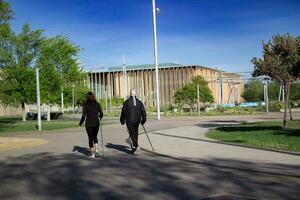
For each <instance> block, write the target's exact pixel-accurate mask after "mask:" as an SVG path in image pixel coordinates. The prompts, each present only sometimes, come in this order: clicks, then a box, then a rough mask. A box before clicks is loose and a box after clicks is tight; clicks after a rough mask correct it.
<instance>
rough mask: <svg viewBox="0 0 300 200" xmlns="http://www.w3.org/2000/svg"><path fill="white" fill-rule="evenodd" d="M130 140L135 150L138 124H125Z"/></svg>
mask: <svg viewBox="0 0 300 200" xmlns="http://www.w3.org/2000/svg"><path fill="white" fill-rule="evenodd" d="M126 125H127V128H128V131H129V135H130V138H131V140H132V143H133V146H134V147H135V148H137V147H138V146H139V144H138V135H139V125H140V123H137V124H126Z"/></svg>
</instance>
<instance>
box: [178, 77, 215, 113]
mask: <svg viewBox="0 0 300 200" xmlns="http://www.w3.org/2000/svg"><path fill="white" fill-rule="evenodd" d="M197 85H199V90H200V95H199V96H200V102H203V103H212V102H213V96H212V94H211V91H210V89H209V87H208V83H207V81H205V79H204V78H203V77H201V76H196V77H194V78H193V80H192V83H189V84H187V85H185V86H183V87H182V88H181V89H179V90H177V91H176V93H175V95H174V102H175V103H176V104H177V105H178V107H179V108H182V106H183V105H184V104H187V105H188V106H189V107H190V108H191V111H192V110H194V108H195V104H196V102H197Z"/></svg>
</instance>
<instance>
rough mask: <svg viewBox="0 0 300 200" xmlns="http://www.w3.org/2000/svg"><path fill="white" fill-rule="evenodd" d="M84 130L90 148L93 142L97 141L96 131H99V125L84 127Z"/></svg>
mask: <svg viewBox="0 0 300 200" xmlns="http://www.w3.org/2000/svg"><path fill="white" fill-rule="evenodd" d="M85 130H86V132H87V134H88V136H89V145H90V148H92V147H93V146H94V144H95V143H98V139H97V135H98V131H99V126H95V127H85Z"/></svg>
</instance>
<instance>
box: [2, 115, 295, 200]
mask: <svg viewBox="0 0 300 200" xmlns="http://www.w3.org/2000/svg"><path fill="white" fill-rule="evenodd" d="M279 117H281V116H279V115H259V116H226V117H202V118H197V117H191V118H182V119H180V118H168V119H163V120H161V121H155V120H152V121H149V122H148V123H147V127H146V128H147V129H148V130H149V131H151V130H155V131H163V130H165V129H170V128H176V127H181V128H182V127H185V126H193V125H195V124H198V125H199V124H210V123H213V122H214V121H223V122H224V121H227V122H229V123H233V122H234V121H235V122H240V121H256V120H270V119H276V118H279ZM103 132H104V143H105V146H106V147H105V157H104V158H97V159H91V158H89V157H87V156H86V153H87V148H86V147H87V137H86V134H85V132H84V129H83V128H78V129H68V130H64V131H60V132H51V133H44V134H42V135H40V134H26V135H21V136H19V137H24V138H39V139H45V140H47V141H48V143H46V144H44V145H40V146H33V147H30V148H24V149H15V150H10V151H3V152H0V181H1V184H0V199H5V200H6V199H8V200H10V199H11V200H12V199H14V200H16V199H22V200H23V199H24V200H32V199H39V200H40V199H41V200H44V199H45V200H47V199H58V200H60V199H62V200H68V199H87V200H89V199H146V200H148V199H155V200H157V199H166V200H168V199H272V200H273V199H274V200H276V199H284V200H285V199H295V200H296V199H297V200H298V199H299V196H300V191H299V188H300V178H299V177H296V176H285V175H280V174H272V173H263V172H256V171H251V170H243V169H242V167H243V166H245V165H247V164H248V165H250V164H251V162H249V163H247V159H246V160H245V159H244V160H240V159H238V158H233V159H231V160H230V162H229V163H230V165H232V166H231V167H222V166H218V165H217V164H218V163H219V161H218V160H217V159H214V158H209V157H206V161H211V162H213V163H215V165H211V164H209V163H206V162H202V163H201V162H191V161H189V160H185V159H184V158H185V157H186V158H187V157H189V158H191V156H190V155H186V156H185V153H184V152H185V149H186V148H188V146H187V145H189V143H187V142H185V140H182V143H181V144H179V145H178V149H177V151H178V152H179V153H180V154H181V156H180V158H179V159H177V158H176V157H172V156H164V155H157V154H152V153H148V152H144V151H140V152H139V153H138V155H135V156H132V155H131V154H129V148H128V147H127V145H126V143H125V139H126V137H127V133H126V129H125V127H124V126H121V125H107V126H104V127H103ZM186 132H187V133H186V134H188V129H187V131H186ZM183 134H184V131H183ZM150 135H151V136H153V137H154V135H152V134H150ZM142 137H144V136H141V146H143V145H145V142H146V141H145V140H144V139H143V138H142ZM99 138H100V137H99ZM168 138H169V137H168ZM153 140H154V139H153ZM160 140H161V141H162V142H163V141H164V140H166V139H164V138H163V137H161V138H160ZM155 145H158V142H157V143H156V144H155ZM219 148H221V149H222V146H220V147H219ZM195 150H196V149H195ZM158 151H159V149H158ZM245 151H247V149H246V150H245ZM187 153H188V152H187ZM220 153H221V152H220ZM257 156H260V155H257ZM285 156H286V155H285ZM195 158H196V157H195ZM209 159H211V160H209ZM227 159H228V158H227ZM266 159H267V158H266ZM228 161H229V160H228ZM223 162H224V160H223ZM260 162H263V159H260ZM295 164H296V165H295ZM268 165H269V167H270V168H272V167H274V168H276V167H278V163H274V164H273V165H272V162H271V163H270V161H268ZM293 166H294V167H295V166H297V163H294V165H293ZM299 166H300V163H299ZM252 167H253V168H255V167H256V166H255V165H253V163H252ZM281 167H284V166H281ZM296 170H297V168H296Z"/></svg>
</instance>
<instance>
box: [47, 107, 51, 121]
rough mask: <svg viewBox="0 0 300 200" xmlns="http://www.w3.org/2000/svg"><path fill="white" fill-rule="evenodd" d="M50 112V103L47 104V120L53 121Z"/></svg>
mask: <svg viewBox="0 0 300 200" xmlns="http://www.w3.org/2000/svg"><path fill="white" fill-rule="evenodd" d="M50 113H51V107H50V103H49V104H48V105H47V121H48V122H49V121H51V116H50Z"/></svg>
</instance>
